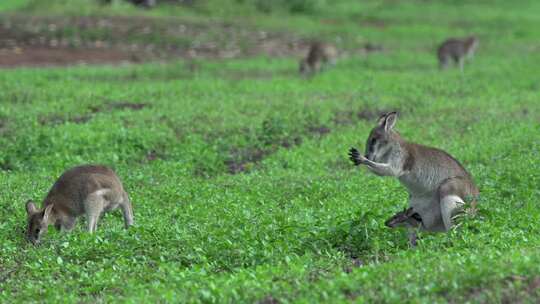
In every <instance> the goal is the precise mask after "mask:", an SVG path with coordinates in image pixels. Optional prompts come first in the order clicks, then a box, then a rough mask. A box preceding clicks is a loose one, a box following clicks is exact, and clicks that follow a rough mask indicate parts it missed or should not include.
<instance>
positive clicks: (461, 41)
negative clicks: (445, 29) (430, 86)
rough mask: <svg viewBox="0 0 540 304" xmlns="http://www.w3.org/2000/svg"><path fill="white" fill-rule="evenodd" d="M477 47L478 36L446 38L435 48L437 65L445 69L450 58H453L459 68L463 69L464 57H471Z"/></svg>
mask: <svg viewBox="0 0 540 304" xmlns="http://www.w3.org/2000/svg"><path fill="white" fill-rule="evenodd" d="M477 47H478V38H476V37H475V36H469V37H466V38H449V39H447V40H446V41H444V42H443V43H442V44H441V45H440V46H439V48H438V50H437V57H438V58H439V67H440V68H441V69H445V68H446V67H448V64H449V63H450V60H454V63H456V64H457V65H459V69H460V70H461V71H463V64H464V62H465V59H466V58H469V59H470V58H472V57H473V55H474V52H475V51H476V48H477Z"/></svg>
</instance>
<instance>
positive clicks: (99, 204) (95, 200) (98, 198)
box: [84, 190, 105, 233]
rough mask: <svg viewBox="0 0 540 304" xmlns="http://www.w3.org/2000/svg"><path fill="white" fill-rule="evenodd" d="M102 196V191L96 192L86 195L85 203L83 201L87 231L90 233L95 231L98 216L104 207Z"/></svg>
mask: <svg viewBox="0 0 540 304" xmlns="http://www.w3.org/2000/svg"><path fill="white" fill-rule="evenodd" d="M104 194H105V192H104V190H98V191H96V192H94V193H92V194H90V195H88V197H87V198H86V201H84V210H85V212H86V218H87V220H88V223H87V224H88V231H89V232H90V233H94V232H95V231H96V229H97V223H98V221H99V216H100V215H101V213H102V212H103V207H104V206H105V198H104V197H103V195H104Z"/></svg>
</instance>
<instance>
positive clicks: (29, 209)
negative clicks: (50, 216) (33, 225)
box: [26, 200, 38, 215]
mask: <svg viewBox="0 0 540 304" xmlns="http://www.w3.org/2000/svg"><path fill="white" fill-rule="evenodd" d="M36 212H38V209H37V207H36V204H34V202H33V201H32V200H28V201H27V202H26V213H28V215H32V214H34V213H36Z"/></svg>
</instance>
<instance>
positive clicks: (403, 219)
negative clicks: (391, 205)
mask: <svg viewBox="0 0 540 304" xmlns="http://www.w3.org/2000/svg"><path fill="white" fill-rule="evenodd" d="M384 225H386V226H387V227H390V228H399V227H404V228H408V230H409V243H410V244H411V246H412V247H414V246H416V229H418V228H421V227H422V218H421V217H420V214H418V213H417V212H416V211H414V209H413V208H409V209H403V211H400V212H398V213H396V214H394V215H393V216H392V217H391V218H389V219H387V220H386V221H385V222H384Z"/></svg>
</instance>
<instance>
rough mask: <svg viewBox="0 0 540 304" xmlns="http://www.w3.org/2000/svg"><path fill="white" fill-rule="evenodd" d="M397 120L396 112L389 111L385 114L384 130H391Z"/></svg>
mask: <svg viewBox="0 0 540 304" xmlns="http://www.w3.org/2000/svg"><path fill="white" fill-rule="evenodd" d="M396 121H397V112H390V113H388V114H386V118H385V120H384V131H386V132H388V131H390V130H392V129H393V128H394V126H395V124H396Z"/></svg>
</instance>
